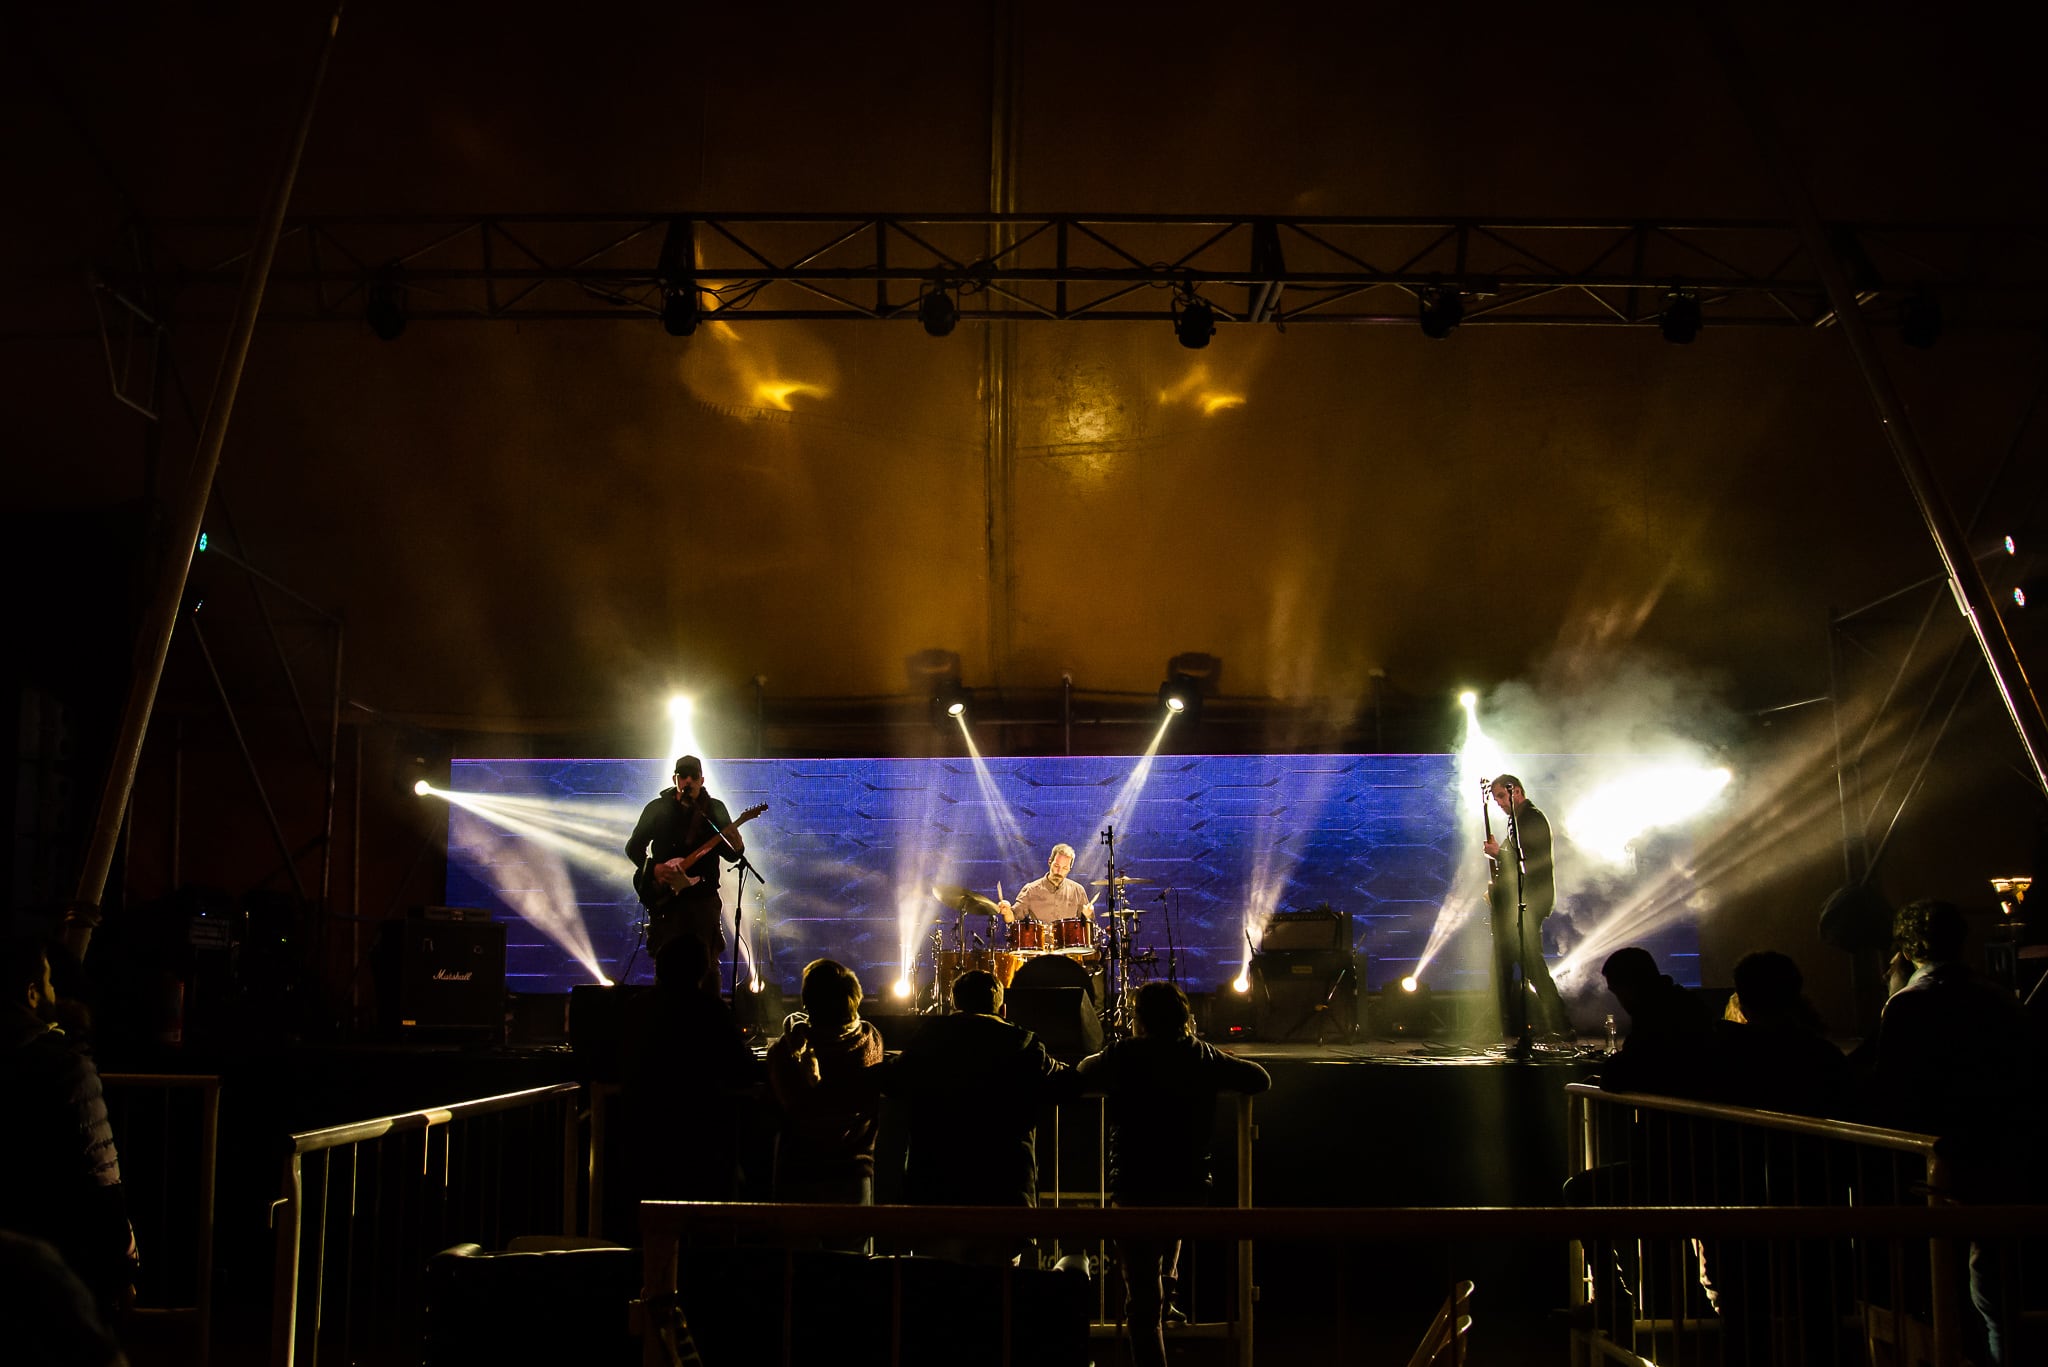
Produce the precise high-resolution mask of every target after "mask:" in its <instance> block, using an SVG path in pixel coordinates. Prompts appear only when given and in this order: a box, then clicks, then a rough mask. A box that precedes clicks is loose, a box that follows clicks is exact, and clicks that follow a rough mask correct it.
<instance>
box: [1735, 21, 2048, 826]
mask: <svg viewBox="0 0 2048 1367" xmlns="http://www.w3.org/2000/svg"><path fill="white" fill-rule="evenodd" d="M1700 14H1701V16H1702V19H1703V20H1704V23H1705V27H1706V29H1707V33H1708V37H1709V39H1710V41H1711V42H1712V43H1713V45H1714V47H1715V49H1716V51H1717V54H1718V56H1719V57H1720V59H1721V66H1722V69H1723V71H1724V72H1725V73H1726V75H1727V77H1728V87H1729V90H1730V91H1731V93H1732V94H1733V95H1734V96H1735V102H1736V104H1737V105H1738V106H1739V107H1740V108H1741V109H1742V111H1743V114H1744V116H1745V117H1746V118H1747V119H1748V121H1749V126H1750V132H1751V134H1752V135H1753V136H1754V137H1755V138H1756V142H1757V148H1758V150H1759V151H1760V152H1761V153H1762V155H1763V159H1764V162H1765V164H1766V166H1767V167H1768V169H1769V170H1770V172H1771V173H1772V175H1773V176H1775V177H1776V179H1777V181H1778V187H1779V189H1780V190H1781V191H1782V192H1783V193H1784V196H1785V199H1786V202H1787V204H1788V205H1789V206H1790V208H1791V210H1792V218H1793V221H1794V223H1795V224H1796V225H1797V226H1798V229H1799V235H1800V237H1801V238H1802V239H1803V240H1804V242H1805V244H1806V254H1807V255H1808V256H1809V257H1810V258H1811V259H1812V261H1813V265H1814V270H1815V272H1816V273H1817V274H1818V275H1819V276H1820V280H1821V284H1822V285H1823V286H1824V287H1825V288H1826V289H1827V294H1828V304H1829V306H1830V307H1831V308H1833V310H1834V314H1835V321H1836V323H1837V324H1838V325H1839V327H1840V328H1841V332H1842V340H1843V341H1844V342H1846V343H1847V344H1848V346H1849V351H1850V354H1851V355H1852V356H1854V357H1855V360H1856V366H1857V369H1859V370H1860V371H1861V372H1862V374H1863V384H1864V387H1865V388H1866V389H1868V390H1869V391H1870V402H1871V406H1872V407H1873V408H1875V409H1876V410H1877V420H1878V424H1879V426H1881V427H1882V428H1883V429H1884V435H1885V439H1886V440H1887V441H1888V442H1889V443H1890V444H1891V449H1892V457H1893V459H1894V460H1895V461H1896V462H1897V464H1898V467H1899V473H1900V474H1901V475H1902V476H1904V478H1905V481H1906V487H1907V489H1908V490H1909V491H1910V492H1911V493H1912V495H1913V501H1914V502H1915V503H1916V504H1918V505H1919V508H1920V517H1921V520H1922V521H1923V522H1925V523H1926V525H1927V534H1928V536H1929V537H1930V538H1931V539H1932V540H1933V542H1934V549H1935V552H1936V553H1937V554H1938V555H1939V556H1940V557H1941V566H1942V571H1943V573H1944V574H1946V575H1947V576H1948V581H1949V587H1950V588H1951V590H1953V592H1954V594H1955V599H1956V606H1957V608H1958V609H1960V610H1961V612H1962V614H1963V620H1964V621H1965V622H1966V623H1967V624H1968V626H1969V628H1970V634H1971V635H1973V636H1975V637H1976V638H1977V648H1978V650H1980V651H1982V652H1983V655H1984V666H1985V668H1986V669H1988V670H1989V671H1990V673H1991V682H1992V684H1993V686H1994V687H1996V688H1997V689H1998V697H1999V700H2000V701H2001V702H2002V703H2004V704H2005V711H2006V715H2007V716H2008V717H2009V718H2011V720H2012V725H2013V729H2014V731H2016V732H2017V733H2018V735H2019V741H2020V748H2021V749H2023V750H2025V751H2026V755H2027V765H2028V768H2029V769H2031V770H2032V771H2033V775H2034V784H2035V786H2036V787H2038V788H2039V789H2041V791H2042V792H2043V793H2048V716H2044V715H2043V714H2042V711H2041V700H2040V698H2039V697H2037V696H2036V695H2035V693H2034V688H2033V685H2032V684H2031V683H2030V682H2029V681H2028V679H2027V672H2026V669H2025V667H2024V666H2022V665H2021V663H2020V658H2019V655H2018V653H2017V652H2016V651H2015V650H2014V649H2013V644H2012V638H2011V637H2009V636H2008V635H2006V631H2005V623H2004V622H2003V621H2001V620H2000V619H1999V616H1998V611H1997V609H1996V608H1995V607H1994V606H1993V605H1992V601H1991V592H1990V590H1989V589H1988V588H1986V587H1985V584H1984V576H1983V575H1982V574H1981V573H1980V572H1979V571H1978V569H1977V562H1976V559H1975V558H1974V557H1972V556H1971V554H1970V549H1969V546H1968V545H1967V544H1966V543H1965V541H1964V539H1963V533H1962V530H1961V529H1960V528H1959V527H1958V526H1957V525H1956V517H1955V513H1954V511H1953V510H1952V509H1951V508H1950V507H1949V503H1948V496H1947V495H1946V494H1945V493H1944V492H1943V491H1942V488H1941V485H1940V484H1938V483H1937V482H1936V481H1935V478H1934V472H1933V471H1932V470H1931V469H1930V468H1929V467H1928V464H1927V457H1926V454H1925V453H1924V452H1923V451H1922V450H1921V449H1920V438H1919V435H1918V434H1917V433H1916V432H1915V431H1914V430H1913V423H1912V419H1911V417H1910V416H1909V415H1908V414H1907V412H1906V406H1905V404H1904V403H1903V402H1902V401H1901V400H1900V398H1899V395H1898V391H1897V390H1896V389H1895V388H1894V387H1893V385H1892V380H1891V376H1890V375H1889V374H1888V373H1887V372H1886V370H1885V367H1884V360H1883V358H1882V357H1880V356H1879V355H1878V354H1877V344H1876V341H1875V339H1874V338H1873V337H1872V336H1871V331H1870V324H1869V323H1868V322H1867V321H1865V319H1864V317H1863V311H1862V309H1861V308H1860V307H1859V305H1858V303H1857V299H1856V290H1855V288H1854V286H1853V285H1851V284H1850V282H1849V277H1848V273H1847V272H1846V271H1844V270H1843V268H1842V263H1841V260H1840V259H1839V258H1838V257H1837V256H1836V255H1835V251H1834V248H1833V247H1832V246H1831V245H1830V244H1829V242H1828V239H1827V233H1826V230H1825V229H1824V228H1823V227H1822V225H1821V220H1820V214H1819V213H1818V211H1816V210H1815V208H1814V205H1813V200H1812V198H1811V197H1810V196H1809V195H1808V194H1807V190H1806V184H1805V182H1804V180H1803V179H1802V178H1801V177H1800V175H1799V172H1798V170H1797V169H1796V168H1794V166H1793V165H1792V161H1791V158H1790V156H1789V155H1788V154H1787V152H1786V150H1785V146H1784V144H1783V142H1782V140H1781V139H1780V138H1779V136H1778V129H1777V122H1776V120H1775V119H1773V118H1772V117H1771V113H1770V110H1769V107H1768V105H1767V104H1766V102H1765V99H1764V96H1763V93H1762V90H1761V88H1760V87H1759V85H1758V83H1757V80H1756V76H1755V74H1754V73H1753V72H1752V71H1751V70H1750V67H1749V62H1748V60H1747V58H1746V57H1745V56H1744V55H1743V52H1742V49H1741V46H1740V45H1739V44H1738V43H1737V42H1736V40H1735V31H1734V26H1733V24H1732V23H1731V22H1730V20H1729V18H1728V15H1727V13H1726V11H1725V9H1724V7H1723V6H1722V5H1721V4H1718V3H1715V0H1704V3H1702V4H1701V6H1700Z"/></svg>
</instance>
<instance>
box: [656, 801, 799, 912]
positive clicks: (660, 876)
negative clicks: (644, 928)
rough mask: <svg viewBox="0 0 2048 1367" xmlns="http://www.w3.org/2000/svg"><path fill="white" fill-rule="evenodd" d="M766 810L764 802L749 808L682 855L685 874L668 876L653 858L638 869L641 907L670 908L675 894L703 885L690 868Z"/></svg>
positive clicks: (670, 874) (766, 805)
mask: <svg viewBox="0 0 2048 1367" xmlns="http://www.w3.org/2000/svg"><path fill="white" fill-rule="evenodd" d="M767 810H768V804H767V803H765V802H763V803H761V804H759V805H758V806H753V807H749V808H747V809H746V810H745V811H744V812H741V813H740V814H739V815H738V816H736V817H734V818H733V819H732V824H731V825H729V826H727V827H725V828H724V829H723V830H720V831H714V832H713V833H712V836H711V838H710V839H709V840H707V841H705V842H704V843H703V844H701V845H699V846H698V847H697V848H696V849H694V850H691V851H690V852H689V853H688V854H686V855H684V856H683V868H684V870H685V871H684V872H682V873H669V872H667V871H666V870H664V869H663V868H662V866H661V864H657V863H653V862H652V861H651V859H650V862H649V863H648V865H647V867H645V868H643V869H637V870H635V871H634V873H633V891H634V893H635V894H636V895H637V896H638V897H639V898H640V905H641V906H643V907H646V908H647V909H648V910H649V911H652V910H654V909H655V908H656V907H659V906H665V905H667V903H668V902H669V900H670V899H671V898H673V897H675V896H676V894H678V893H680V892H682V891H683V890H684V889H685V888H692V887H695V886H696V885H697V884H699V883H701V882H703V881H704V880H703V879H701V878H699V877H697V876H696V875H695V874H692V873H690V872H688V870H689V868H690V866H691V865H693V864H695V863H696V862H697V861H698V860H699V859H702V858H703V857H704V856H705V855H707V854H709V853H711V851H713V850H714V849H717V848H718V847H719V846H720V845H722V844H724V843H725V838H726V837H727V836H729V835H731V834H732V833H733V832H734V831H736V830H738V829H739V828H740V827H742V826H744V825H746V824H747V823H748V822H749V821H752V820H753V819H754V818H755V817H757V816H759V815H761V813H763V812H765V811H767ZM666 862H667V861H666V860H664V861H663V863H666Z"/></svg>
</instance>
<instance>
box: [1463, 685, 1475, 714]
mask: <svg viewBox="0 0 2048 1367" xmlns="http://www.w3.org/2000/svg"><path fill="white" fill-rule="evenodd" d="M1458 706H1460V707H1462V708H1464V709H1465V710H1466V711H1467V712H1470V711H1471V710H1472V709H1473V708H1475V707H1477V706H1479V695H1478V694H1477V693H1474V692H1473V691H1472V690H1471V689H1469V688H1468V689H1466V690H1465V691H1464V692H1463V693H1460V694H1459V695H1458Z"/></svg>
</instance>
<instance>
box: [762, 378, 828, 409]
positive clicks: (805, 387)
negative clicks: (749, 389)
mask: <svg viewBox="0 0 2048 1367" xmlns="http://www.w3.org/2000/svg"><path fill="white" fill-rule="evenodd" d="M799 394H801V395H803V396H804V397H806V398H816V399H822V398H824V397H825V391H824V390H823V389H821V388H819V387H818V386H817V385H814V384H804V383H802V382H801V381H799V380H762V381H761V382H760V383H759V384H756V385H755V386H754V401H755V402H756V403H761V404H765V405H767V406H768V407H770V408H780V409H783V410H785V411H787V410H788V409H789V408H790V402H789V401H790V400H791V399H793V398H795V397H796V396H797V395H799Z"/></svg>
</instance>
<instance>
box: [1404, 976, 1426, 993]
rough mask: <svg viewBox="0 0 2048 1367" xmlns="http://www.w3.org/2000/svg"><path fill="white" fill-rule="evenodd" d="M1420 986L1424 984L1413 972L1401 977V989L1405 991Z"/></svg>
mask: <svg viewBox="0 0 2048 1367" xmlns="http://www.w3.org/2000/svg"><path fill="white" fill-rule="evenodd" d="M1420 986H1422V983H1421V982H1420V981H1419V980H1418V979H1417V978H1416V977H1415V975H1414V974H1412V973H1411V974H1409V975H1408V976H1407V977H1405V978H1403V979H1401V990H1402V991H1403V992H1413V991H1414V990H1415V989H1416V988H1418V987H1420Z"/></svg>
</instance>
